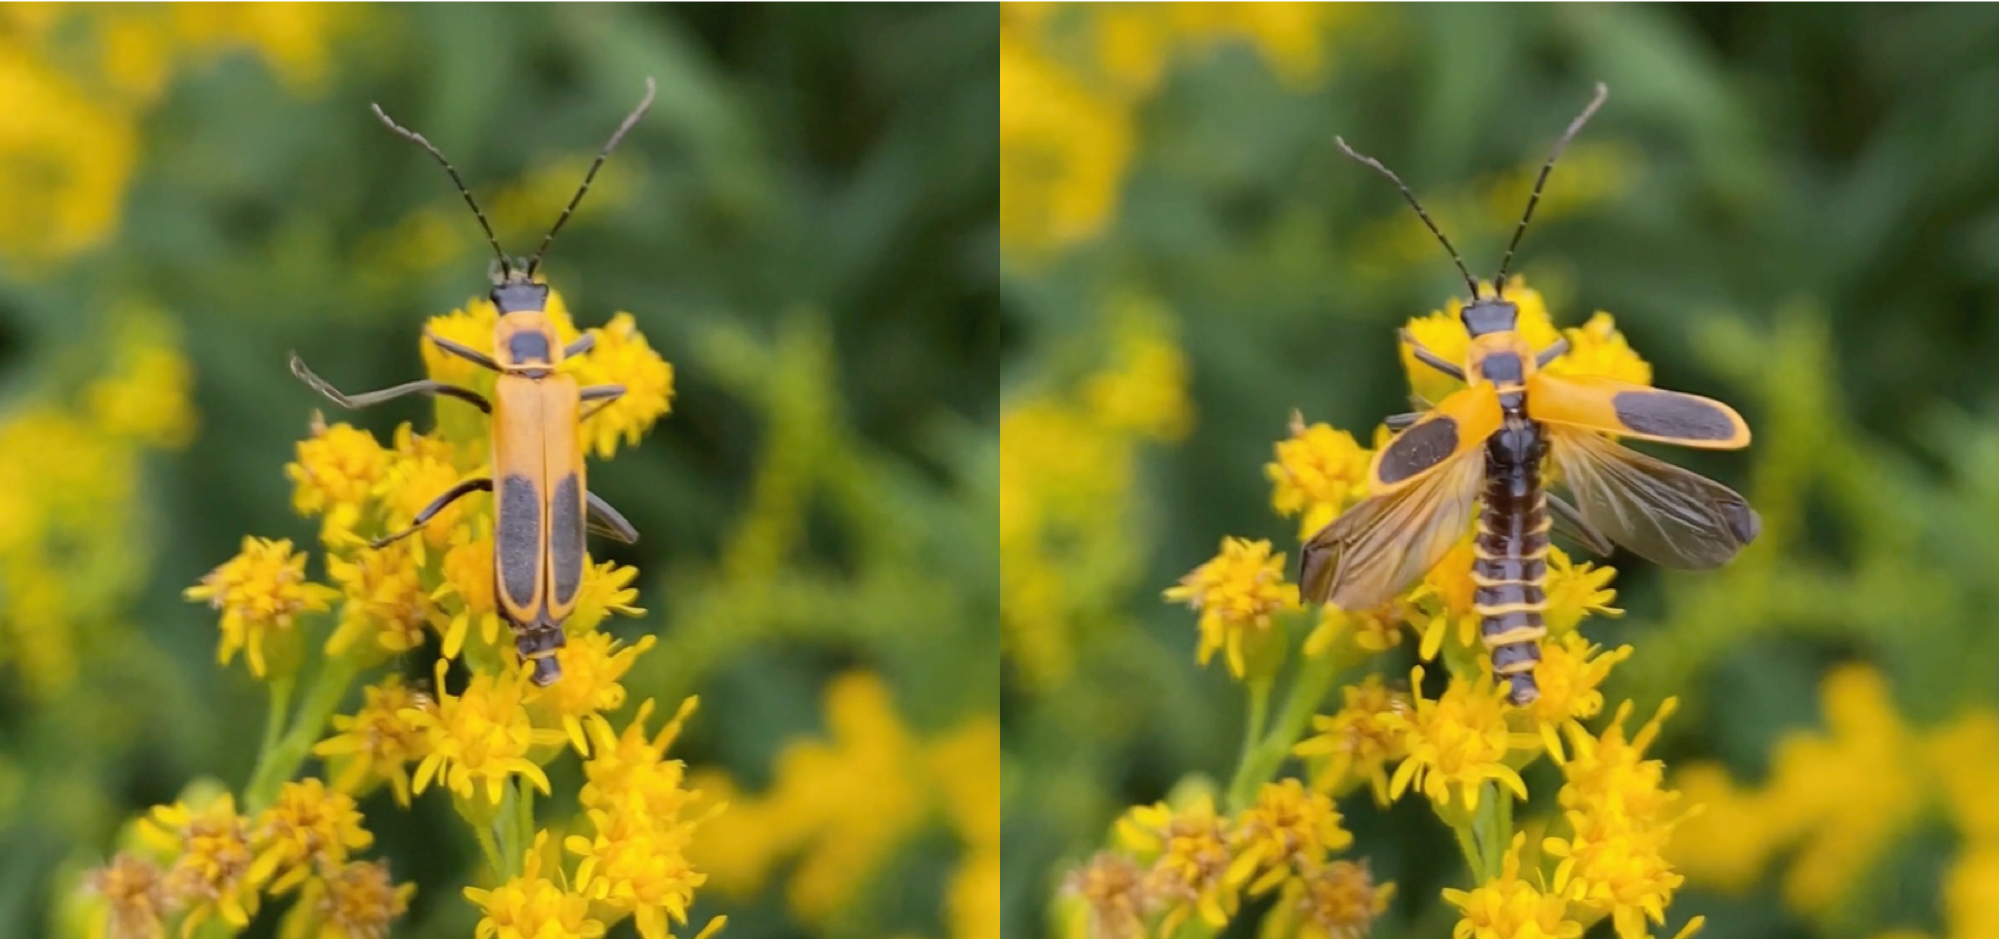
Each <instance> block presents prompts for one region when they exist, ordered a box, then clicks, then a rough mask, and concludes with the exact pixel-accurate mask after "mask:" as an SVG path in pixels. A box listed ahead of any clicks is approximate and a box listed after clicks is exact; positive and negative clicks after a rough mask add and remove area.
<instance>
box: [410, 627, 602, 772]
mask: <svg viewBox="0 0 1999 939" xmlns="http://www.w3.org/2000/svg"><path fill="white" fill-rule="evenodd" d="M448 667H449V666H448V663H446V662H444V661H442V660H439V661H438V663H437V685H436V687H437V702H436V705H435V706H433V707H428V708H411V709H407V710H405V711H403V712H402V716H403V718H404V719H405V720H408V721H409V722H410V723H411V724H413V725H415V726H417V727H421V728H423V730H424V737H425V743H426V745H427V746H428V748H429V752H427V753H425V754H424V757H423V760H422V762H420V763H418V764H417V767H416V778H415V784H414V786H413V787H412V788H413V789H414V791H416V792H419V793H421V792H423V790H424V789H425V788H428V787H429V785H430V782H431V780H432V779H436V780H438V781H440V782H442V783H444V785H445V786H446V788H449V789H450V790H451V791H452V792H453V793H454V794H456V795H457V796H458V797H459V798H461V799H472V798H474V797H477V796H481V795H483V796H484V797H485V800H486V801H487V802H488V803H490V804H493V805H498V804H499V803H500V796H501V794H502V793H503V791H504V788H505V786H506V784H507V780H508V779H510V778H512V777H514V776H516V775H518V776H522V777H524V778H526V779H527V780H528V781H529V782H532V783H534V786H535V788H537V789H540V790H541V791H542V792H544V793H545V792H548V774H546V773H544V772H542V771H541V766H540V765H538V764H537V763H535V762H534V761H533V760H531V759H529V758H528V756H529V754H530V752H532V751H533V750H535V749H536V748H538V747H552V746H555V745H557V744H560V743H562V742H563V740H564V738H563V735H562V731H559V730H540V729H537V728H536V727H535V726H534V725H533V723H531V722H530V721H529V720H528V712H527V708H526V707H524V706H523V703H522V698H523V696H524V694H525V692H524V690H523V685H524V684H525V683H526V678H525V675H524V673H523V672H521V671H520V670H518V669H515V670H509V671H508V673H507V674H505V675H499V676H495V675H486V674H476V673H475V674H474V675H473V676H472V680H471V682H470V683H469V684H467V685H466V686H465V690H464V691H463V692H462V693H460V694H457V695H452V694H449V693H447V692H445V691H444V675H445V672H446V670H447V669H448ZM482 781H483V782H484V783H485V786H484V787H483V788H482V787H481V786H479V783H480V782H482Z"/></svg>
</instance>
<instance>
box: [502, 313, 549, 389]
mask: <svg viewBox="0 0 1999 939" xmlns="http://www.w3.org/2000/svg"><path fill="white" fill-rule="evenodd" d="M493 361H495V362H498V363H499V365H500V368H501V369H502V370H504V371H508V372H524V373H527V374H529V375H538V374H546V373H548V372H550V371H553V370H554V369H555V367H556V366H557V365H559V364H561V363H562V338H561V337H560V336H557V335H556V332H555V323H554V322H552V321H550V320H549V318H548V314H547V313H546V312H544V311H541V310H515V311H513V312H508V313H501V314H500V318H499V319H498V320H495V321H494V323H493Z"/></svg>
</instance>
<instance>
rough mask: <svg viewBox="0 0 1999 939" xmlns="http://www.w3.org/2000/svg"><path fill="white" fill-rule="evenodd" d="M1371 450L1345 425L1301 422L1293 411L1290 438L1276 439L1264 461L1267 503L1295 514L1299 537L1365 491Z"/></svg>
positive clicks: (1323, 524) (1285, 513) (1306, 535)
mask: <svg viewBox="0 0 1999 939" xmlns="http://www.w3.org/2000/svg"><path fill="white" fill-rule="evenodd" d="M1373 457H1374V454H1373V453H1371V452H1369V451H1368V450H1367V449H1365V448H1363V447H1362V446H1361V445H1360V444H1359V443H1358V442H1356V441H1355V440H1354V439H1353V435H1352V434H1349V433H1347V432H1346V431H1344V430H1334V429H1333V428H1332V427H1331V426H1329V425H1327V424H1313V425H1311V426H1310V427H1307V426H1305V418H1304V416H1303V415H1301V414H1299V413H1298V412H1296V411H1293V412H1291V438H1290V439H1289V440H1280V441H1278V442H1277V459H1276V461H1275V462H1271V463H1266V464H1264V466H1263V475H1265V476H1267V477H1269V479H1270V482H1271V484H1272V489H1271V493H1270V506H1271V508H1273V509H1275V510H1276V511H1277V514H1279V515H1281V516H1284V517H1285V518H1290V517H1291V516H1293V515H1297V516H1299V519H1298V540H1300V541H1303V540H1305V539H1307V538H1310V537H1312V535H1314V534H1316V533H1317V532H1318V531H1319V529H1321V528H1324V527H1326V525H1327V523H1329V522H1331V521H1332V520H1333V519H1334V518H1336V517H1338V515H1339V514H1340V513H1341V512H1342V511H1344V510H1345V509H1346V507H1347V506H1349V505H1352V504H1353V503H1355V502H1357V501H1359V500H1360V498H1361V497H1362V496H1364V495H1366V494H1367V469H1368V464H1369V462H1370V461H1371V460H1372V459H1373Z"/></svg>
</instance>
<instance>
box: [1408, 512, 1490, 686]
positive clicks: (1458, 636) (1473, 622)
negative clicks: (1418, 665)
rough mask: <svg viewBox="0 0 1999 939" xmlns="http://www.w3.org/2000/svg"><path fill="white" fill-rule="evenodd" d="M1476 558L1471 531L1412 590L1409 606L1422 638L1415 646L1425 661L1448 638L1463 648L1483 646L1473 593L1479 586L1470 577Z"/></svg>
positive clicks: (1434, 656)
mask: <svg viewBox="0 0 1999 939" xmlns="http://www.w3.org/2000/svg"><path fill="white" fill-rule="evenodd" d="M1475 559H1476V554H1475V553H1474V551H1473V549H1472V539H1471V533H1470V532H1466V533H1465V537H1464V538H1463V539H1461V540H1459V541H1458V543H1457V544H1456V545H1454V546H1452V548H1451V550H1450V551H1448V552H1446V553H1445V554H1444V557H1443V559H1442V560H1440V561H1438V562H1437V564H1436V566H1435V567H1432V568H1430V570H1429V571H1428V572H1427V573H1425V574H1424V575H1423V582H1422V583H1420V584H1418V585H1417V586H1416V588H1415V589H1413V590H1411V591H1410V592H1409V594H1408V600H1409V602H1408V604H1407V607H1408V608H1409V613H1410V615H1411V617H1412V625H1417V626H1418V630H1419V632H1420V633H1421V635H1422V637H1423V640H1422V642H1421V644H1419V645H1418V646H1417V649H1416V657H1417V658H1420V659H1422V660H1423V661H1425V662H1429V661H1434V660H1435V659H1436V658H1437V653H1438V652H1440V651H1441V650H1442V649H1443V647H1444V640H1446V639H1451V640H1453V641H1454V642H1456V643H1457V645H1458V647H1459V648H1461V649H1474V648H1477V649H1481V650H1482V649H1483V646H1481V645H1479V644H1478V643H1479V639H1478V633H1479V615H1478V611H1476V610H1474V609H1472V596H1473V594H1474V593H1476V592H1477V590H1478V585H1477V584H1474V583H1472V579H1471V568H1472V561H1473V560H1475ZM1453 627H1455V629H1453ZM1454 634H1455V635H1454Z"/></svg>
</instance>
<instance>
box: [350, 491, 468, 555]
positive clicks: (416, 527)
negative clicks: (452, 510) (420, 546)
mask: <svg viewBox="0 0 1999 939" xmlns="http://www.w3.org/2000/svg"><path fill="white" fill-rule="evenodd" d="M492 491H493V481H492V480H490V479H487V478H485V477H483V476H482V477H479V478H477V479H468V480H465V481H464V482H461V483H459V484H458V485H456V486H453V487H451V488H449V489H446V490H444V494H443V495H441V496H438V497H437V498H435V499H432V500H430V504H429V505H426V506H424V507H423V511H421V512H418V513H416V518H415V519H414V520H413V521H412V522H411V523H410V527H408V528H405V529H403V530H402V531H399V532H396V533H395V534H392V535H384V536H382V537H380V538H377V539H375V540H373V541H370V542H368V547H370V548H382V547H386V546H388V545H389V544H391V543H393V542H396V541H400V540H402V539H404V538H408V537H409V536H411V535H414V534H416V533H417V532H419V531H422V530H423V526H424V525H426V524H428V523H429V522H430V520H431V519H433V518H435V517H437V513H439V512H442V511H444V507H445V506H448V505H450V504H451V503H453V502H456V501H458V500H459V499H462V498H464V497H466V496H467V495H470V494H472V493H474V492H492Z"/></svg>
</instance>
